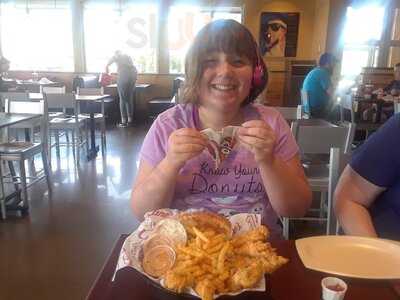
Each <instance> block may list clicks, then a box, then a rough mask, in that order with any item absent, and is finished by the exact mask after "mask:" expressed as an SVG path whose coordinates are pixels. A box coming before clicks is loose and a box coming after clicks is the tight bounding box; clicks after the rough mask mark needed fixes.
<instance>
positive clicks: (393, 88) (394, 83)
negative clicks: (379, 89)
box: [383, 63, 400, 95]
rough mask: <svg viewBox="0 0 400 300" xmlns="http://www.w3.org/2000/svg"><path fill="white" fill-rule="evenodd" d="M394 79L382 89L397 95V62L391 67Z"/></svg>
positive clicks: (399, 88)
mask: <svg viewBox="0 0 400 300" xmlns="http://www.w3.org/2000/svg"><path fill="white" fill-rule="evenodd" d="M393 75H394V80H392V81H391V82H390V83H389V84H388V85H387V86H386V87H384V88H383V91H384V92H386V93H388V94H392V95H398V94H399V93H400V63H397V64H396V65H395V66H394V68H393Z"/></svg>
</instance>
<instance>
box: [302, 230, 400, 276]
mask: <svg viewBox="0 0 400 300" xmlns="http://www.w3.org/2000/svg"><path fill="white" fill-rule="evenodd" d="M296 248H297V252H298V253H299V256H300V258H301V260H302V262H303V264H304V265H305V266H306V268H309V269H312V270H316V271H321V272H325V273H331V274H336V275H342V276H347V277H355V278H368V279H400V244H399V243H396V242H392V241H389V240H383V239H375V238H364V237H353V236H317V237H311V238H304V239H299V240H296Z"/></svg>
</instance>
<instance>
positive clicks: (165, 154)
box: [131, 20, 311, 234]
mask: <svg viewBox="0 0 400 300" xmlns="http://www.w3.org/2000/svg"><path fill="white" fill-rule="evenodd" d="M267 81H268V76H267V70H266V67H265V65H264V63H263V61H262V58H261V57H260V56H259V54H258V50H257V44H256V42H255V41H254V38H253V37H252V35H251V33H250V32H249V30H248V29H247V28H246V27H244V26H243V25H241V24H240V23H238V22H236V21H233V20H218V21H214V22H212V23H210V24H208V25H206V26H205V27H204V28H203V29H202V30H201V31H200V32H199V33H198V35H197V36H196V38H195V40H194V42H193V44H192V46H191V48H190V50H189V52H188V54H187V57H186V64H185V89H184V93H183V101H182V104H179V105H176V106H175V107H173V108H171V109H169V110H167V111H165V112H164V113H162V114H160V115H159V116H158V118H157V119H156V120H155V121H154V123H153V125H152V126H151V128H150V130H149V132H148V133H147V135H146V137H145V140H144V142H143V145H142V149H141V152H140V167H139V170H138V175H137V177H136V181H135V183H134V187H133V191H132V197H131V206H132V209H133V212H134V213H135V215H136V216H137V217H139V218H140V219H141V218H143V215H144V214H145V213H146V212H147V211H150V210H154V209H159V208H165V207H171V208H178V209H182V210H184V209H188V208H205V209H208V210H211V211H214V212H217V213H218V212H219V213H221V214H226V213H229V214H230V215H231V214H235V213H241V212H253V213H260V214H261V215H262V220H263V223H264V224H266V225H268V226H269V228H270V230H271V231H272V233H273V234H274V233H276V234H279V232H280V228H279V226H278V216H285V217H295V216H302V215H304V214H305V212H306V211H307V209H308V207H309V205H310V201H311V191H310V188H309V186H308V184H307V180H306V178H305V175H304V172H303V169H302V167H301V164H300V159H299V154H298V147H297V145H296V142H295V140H294V138H293V136H292V134H291V131H290V128H289V126H288V125H287V123H286V121H285V120H284V119H283V117H282V116H281V115H280V114H279V112H278V111H276V110H275V109H273V108H270V107H265V106H262V105H256V104H253V101H254V100H255V98H256V97H257V96H258V95H259V94H260V93H261V92H262V90H263V89H264V88H265V87H266V84H267ZM226 126H239V129H238V130H237V131H236V138H237V140H238V142H237V143H236V144H235V146H234V147H233V149H232V151H231V152H230V153H229V155H228V156H227V157H226V159H225V160H223V161H222V163H221V164H220V165H219V166H218V168H217V169H216V170H215V167H214V166H215V165H214V162H213V160H212V157H211V155H210V154H209V153H208V152H207V150H206V147H207V139H206V137H205V136H204V135H203V134H202V133H201V132H200V131H201V130H203V129H206V128H212V129H213V130H215V131H220V130H222V128H224V127H226ZM239 170H251V172H250V171H249V172H241V171H239Z"/></svg>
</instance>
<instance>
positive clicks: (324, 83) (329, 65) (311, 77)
mask: <svg viewBox="0 0 400 300" xmlns="http://www.w3.org/2000/svg"><path fill="white" fill-rule="evenodd" d="M335 65H336V58H335V57H334V56H333V55H332V54H330V53H324V54H322V55H321V57H320V59H319V63H318V67H316V68H314V69H313V70H311V72H310V73H308V74H307V76H306V78H305V79H304V82H303V91H305V92H306V93H307V95H308V104H304V103H303V106H304V107H303V109H304V111H305V112H306V113H308V114H310V116H311V117H314V118H325V117H326V116H327V115H328V113H329V109H330V99H331V94H332V92H331V86H332V83H331V76H332V73H333V69H334V67H335Z"/></svg>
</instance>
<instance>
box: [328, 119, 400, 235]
mask: <svg viewBox="0 0 400 300" xmlns="http://www.w3.org/2000/svg"><path fill="white" fill-rule="evenodd" d="M399 137H400V114H396V115H394V116H393V117H392V118H390V119H389V120H388V121H387V122H386V123H385V124H384V125H383V126H382V127H381V128H380V129H379V130H378V131H377V132H376V133H374V134H373V135H372V136H371V137H370V138H369V139H368V140H367V141H366V142H365V143H364V144H363V145H362V146H361V147H360V148H359V149H357V151H356V152H355V153H354V155H353V157H352V160H351V162H350V164H349V165H348V166H347V167H346V168H345V170H344V171H343V174H342V176H341V178H340V180H339V183H338V185H337V187H336V191H335V202H334V203H335V212H336V215H337V217H338V219H339V222H340V224H341V226H342V228H343V230H344V232H345V233H346V234H350V235H359V236H369V237H377V236H379V237H381V238H387V239H394V240H400V152H399V149H400V138H399Z"/></svg>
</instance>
